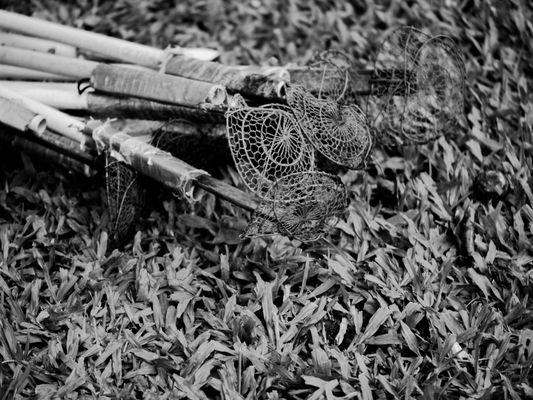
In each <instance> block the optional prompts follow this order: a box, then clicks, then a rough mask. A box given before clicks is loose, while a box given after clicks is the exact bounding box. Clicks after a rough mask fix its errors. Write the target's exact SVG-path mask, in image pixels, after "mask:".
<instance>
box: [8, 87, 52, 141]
mask: <svg viewBox="0 0 533 400" xmlns="http://www.w3.org/2000/svg"><path fill="white" fill-rule="evenodd" d="M0 122H2V123H4V124H6V125H8V126H11V127H12V128H15V129H17V130H19V131H22V132H25V131H31V132H34V133H36V134H37V135H41V134H42V133H43V132H44V130H45V129H46V120H45V119H44V117H43V116H42V115H39V114H37V113H35V112H33V111H32V110H30V109H28V108H26V107H24V106H23V105H22V104H20V103H19V102H17V101H16V100H12V99H6V98H5V97H1V96H0Z"/></svg>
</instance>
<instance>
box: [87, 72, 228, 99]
mask: <svg viewBox="0 0 533 400" xmlns="http://www.w3.org/2000/svg"><path fill="white" fill-rule="evenodd" d="M91 84H92V86H93V87H94V89H96V90H99V91H102V92H104V93H110V94H122V95H129V96H135V97H140V98H145V99H148V100H155V101H161V102H164V103H171V104H181V105H185V106H197V105H199V104H203V103H210V104H215V105H219V104H224V103H225V102H226V99H227V94H226V90H225V88H224V87H223V86H221V85H215V84H212V83H206V82H199V81H193V80H191V79H186V78H181V77H178V76H170V75H164V74H158V73H154V72H148V71H140V70H134V69H130V68H124V67H116V66H111V65H106V64H99V65H98V66H97V67H96V68H95V69H94V71H93V73H92V75H91Z"/></svg>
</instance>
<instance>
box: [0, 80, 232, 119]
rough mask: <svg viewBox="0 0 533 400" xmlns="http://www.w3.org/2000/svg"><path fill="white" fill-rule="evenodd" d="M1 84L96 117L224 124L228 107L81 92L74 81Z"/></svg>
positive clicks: (61, 106)
mask: <svg viewBox="0 0 533 400" xmlns="http://www.w3.org/2000/svg"><path fill="white" fill-rule="evenodd" d="M0 85H2V86H4V87H6V88H8V89H11V90H13V91H15V92H18V93H20V94H22V95H24V96H27V97H29V98H31V99H33V100H36V101H39V102H41V103H44V104H46V105H48V106H50V107H54V108H57V109H60V110H76V111H85V112H88V113H90V114H91V116H93V117H97V118H100V117H115V118H135V119H153V120H160V121H166V120H169V119H176V118H184V119H188V120H191V121H198V122H204V123H205V122H207V123H224V121H225V118H224V111H225V107H220V106H216V105H212V104H208V103H206V104H203V105H202V107H186V106H180V105H174V104H165V103H160V102H156V101H150V100H145V99H139V98H134V97H123V96H112V95H106V94H101V93H95V92H94V91H92V90H88V91H86V92H84V93H81V94H80V93H78V86H77V84H75V83H58V82H25V81H0Z"/></svg>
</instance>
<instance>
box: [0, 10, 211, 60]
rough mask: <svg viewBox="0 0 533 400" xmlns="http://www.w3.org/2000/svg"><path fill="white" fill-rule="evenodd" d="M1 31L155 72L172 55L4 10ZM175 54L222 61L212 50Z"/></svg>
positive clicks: (185, 50) (195, 50)
mask: <svg viewBox="0 0 533 400" xmlns="http://www.w3.org/2000/svg"><path fill="white" fill-rule="evenodd" d="M0 27H1V28H3V29H7V30H10V31H14V32H19V33H23V34H26V35H30V36H35V37H40V38H45V39H49V40H54V41H58V42H61V43H66V44H69V45H71V46H75V47H77V48H79V49H84V50H88V51H91V52H94V53H97V54H101V55H104V56H106V57H110V58H111V59H118V60H122V61H125V62H129V63H134V64H139V65H143V66H146V67H149V68H152V69H159V67H160V64H161V63H164V62H165V61H166V59H167V58H168V56H169V54H170V53H169V52H168V51H165V50H161V49H156V48H154V47H150V46H146V45H143V44H138V43H133V42H129V41H127V40H123V39H118V38H114V37H109V36H105V35H102V34H99V33H95V32H89V31H84V30H82V29H77V28H73V27H70V26H65V25H61V24H57V23H54V22H49V21H44V20H41V19H38V18H32V17H27V16H25V15H21V14H17V13H13V12H9V11H4V10H0ZM173 51H174V52H179V53H180V54H183V55H186V56H188V57H199V58H200V57H201V58H202V59H204V60H213V59H214V58H216V57H218V52H217V51H215V50H211V49H198V48H197V49H191V50H189V49H187V48H178V49H175V50H173Z"/></svg>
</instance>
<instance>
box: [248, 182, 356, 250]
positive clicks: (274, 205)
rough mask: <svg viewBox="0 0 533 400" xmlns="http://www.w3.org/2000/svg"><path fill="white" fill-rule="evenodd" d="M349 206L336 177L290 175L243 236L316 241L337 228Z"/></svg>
mask: <svg viewBox="0 0 533 400" xmlns="http://www.w3.org/2000/svg"><path fill="white" fill-rule="evenodd" d="M346 204H347V194H346V189H345V187H344V185H343V184H342V182H341V180H340V178H339V177H337V176H335V175H330V174H326V173H323V172H303V173H296V174H291V175H287V176H284V177H282V178H280V179H278V180H277V181H276V182H275V183H274V185H272V187H271V188H270V190H269V191H268V193H267V196H266V198H265V199H264V200H263V201H262V202H261V204H260V205H259V207H258V209H257V210H256V211H255V213H254V215H253V218H252V221H251V223H250V225H249V226H248V228H247V230H246V232H245V233H244V234H243V237H257V236H263V235H268V234H275V233H280V234H282V235H285V236H288V237H290V238H293V239H298V240H300V241H302V242H310V241H315V240H318V239H320V238H321V237H322V236H324V234H326V233H327V232H328V231H329V230H330V229H331V228H332V227H334V226H335V224H336V223H337V220H338V218H339V217H340V216H341V215H342V214H343V213H344V211H345V209H346Z"/></svg>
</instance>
